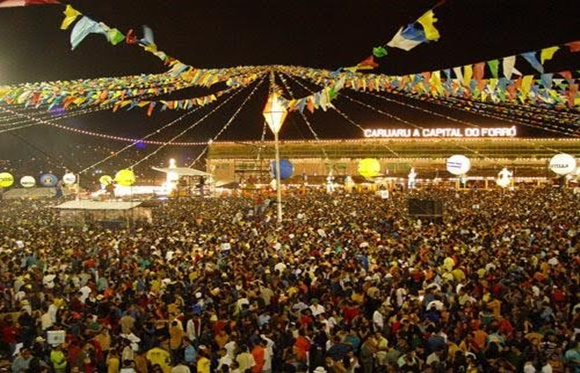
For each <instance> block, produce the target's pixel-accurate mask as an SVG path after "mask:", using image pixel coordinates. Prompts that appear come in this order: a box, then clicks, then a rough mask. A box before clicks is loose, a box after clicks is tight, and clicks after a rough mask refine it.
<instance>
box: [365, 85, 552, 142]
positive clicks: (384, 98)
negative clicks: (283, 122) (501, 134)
mask: <svg viewBox="0 0 580 373" xmlns="http://www.w3.org/2000/svg"><path fill="white" fill-rule="evenodd" d="M363 93H365V94H367V95H370V96H373V97H377V98H380V99H382V100H385V101H387V102H392V103H396V104H399V105H403V106H405V107H410V108H412V109H415V110H420V111H422V112H424V113H428V114H431V115H434V116H437V117H440V118H445V119H447V120H450V121H453V122H456V123H460V124H465V125H468V126H471V127H475V128H481V127H480V126H478V125H477V124H475V123H471V122H467V121H464V120H460V119H457V118H453V117H450V116H448V115H444V114H441V113H437V112H434V111H431V110H429V109H426V108H423V107H420V106H416V105H412V104H409V103H407V102H403V101H397V100H393V99H390V98H388V97H385V96H381V95H379V94H376V93H372V92H363ZM538 146H539V147H542V148H544V149H547V150H550V151H553V152H556V153H558V152H559V150H556V149H552V148H548V147H545V146H543V145H539V144H538Z"/></svg>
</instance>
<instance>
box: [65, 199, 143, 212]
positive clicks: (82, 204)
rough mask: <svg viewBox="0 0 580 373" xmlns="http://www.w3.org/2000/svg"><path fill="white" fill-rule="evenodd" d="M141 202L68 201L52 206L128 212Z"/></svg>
mask: <svg viewBox="0 0 580 373" xmlns="http://www.w3.org/2000/svg"><path fill="white" fill-rule="evenodd" d="M140 204H141V202H124V201H102V202H101V201H68V202H65V203H63V204H61V205H58V206H54V208H55V209H61V210H130V209H132V208H133V207H137V206H139V205H140Z"/></svg>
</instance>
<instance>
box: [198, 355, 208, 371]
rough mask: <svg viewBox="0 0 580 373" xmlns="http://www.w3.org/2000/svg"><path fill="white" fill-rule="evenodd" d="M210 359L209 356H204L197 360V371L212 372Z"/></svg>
mask: <svg viewBox="0 0 580 373" xmlns="http://www.w3.org/2000/svg"><path fill="white" fill-rule="evenodd" d="M210 365H211V364H210V361H209V359H208V358H207V357H205V356H202V357H200V358H199V360H197V373H210V372H209V368H210Z"/></svg>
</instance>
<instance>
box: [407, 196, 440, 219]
mask: <svg viewBox="0 0 580 373" xmlns="http://www.w3.org/2000/svg"><path fill="white" fill-rule="evenodd" d="M408 209H409V215H410V216H415V217H430V218H438V217H443V201H437V200H433V199H417V198H409V200H408Z"/></svg>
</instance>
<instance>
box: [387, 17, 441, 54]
mask: <svg viewBox="0 0 580 373" xmlns="http://www.w3.org/2000/svg"><path fill="white" fill-rule="evenodd" d="M436 21H437V19H436V18H435V14H434V13H433V10H429V11H428V12H426V13H425V14H423V15H422V16H421V17H420V18H419V19H418V20H417V22H414V23H411V24H409V25H407V27H405V28H404V29H403V28H402V27H401V28H400V29H399V31H397V33H396V34H395V36H394V37H393V38H392V39H391V41H389V42H388V43H387V45H388V46H389V47H391V48H399V49H403V50H405V51H407V52H408V51H410V50H411V49H413V48H415V47H416V46H417V45H419V44H421V43H425V42H428V41H436V40H438V39H439V37H440V35H439V31H437V29H436V28H435V26H434V25H433V24H434V23H435V22H436ZM417 23H418V24H419V25H421V26H422V27H420V28H418V27H416V26H417Z"/></svg>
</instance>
